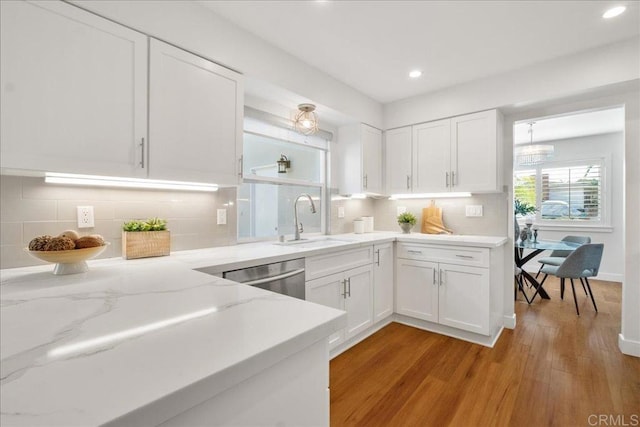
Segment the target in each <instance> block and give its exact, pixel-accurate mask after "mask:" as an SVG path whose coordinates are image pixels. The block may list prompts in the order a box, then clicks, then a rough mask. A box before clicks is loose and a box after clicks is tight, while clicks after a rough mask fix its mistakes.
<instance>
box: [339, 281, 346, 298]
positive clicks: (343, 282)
mask: <svg viewBox="0 0 640 427" xmlns="http://www.w3.org/2000/svg"><path fill="white" fill-rule="evenodd" d="M340 283H342V293H341V294H340V295H342V298H345V299H346V298H347V279H344V280H341V281H340Z"/></svg>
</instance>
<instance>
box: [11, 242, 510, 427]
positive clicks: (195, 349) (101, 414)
mask: <svg viewBox="0 0 640 427" xmlns="http://www.w3.org/2000/svg"><path fill="white" fill-rule="evenodd" d="M331 237H332V238H337V239H343V241H341V242H333V243H334V244H332V245H331V246H327V247H306V248H305V247H300V246H295V245H275V244H273V243H271V242H262V243H252V244H243V245H236V246H230V247H223V248H211V249H201V250H193V251H182V252H175V253H172V254H171V256H168V257H160V258H148V259H140V260H128V261H125V260H122V259H119V258H118V259H116V258H112V259H104V260H94V261H89V266H90V269H89V271H88V272H86V273H81V274H75V275H68V276H54V275H53V274H52V273H51V271H52V269H53V266H52V265H42V266H37V267H28V268H15V269H6V270H0V278H1V280H0V303H1V306H0V328H1V329H0V338H1V344H2V345H1V346H0V359H1V362H2V363H1V365H0V366H1V383H0V402H1V412H2V413H1V416H0V424H1V425H3V426H11V425H29V426H35V425H64V426H71V425H82V426H86V425H101V424H105V423H112V424H114V425H118V424H120V425H126V424H127V420H128V418H127V417H129V416H137V415H139V414H140V413H141V411H146V412H145V417H147V418H145V421H148V422H149V423H150V424H159V423H161V422H163V421H165V420H167V419H169V418H170V417H172V416H174V415H176V414H178V413H180V412H182V411H184V410H186V409H188V408H190V407H192V406H194V405H196V404H198V403H200V402H202V401H204V400H206V399H209V398H211V397H213V396H215V395H216V394H218V393H220V392H221V391H224V390H225V389H227V388H229V387H231V386H233V385H235V384H238V383H239V382H241V381H243V380H244V379H246V378H249V377H250V376H252V375H255V374H257V373H258V372H260V371H262V370H264V369H266V368H267V367H269V366H271V365H272V364H273V363H275V362H276V361H278V360H281V359H283V358H285V357H287V356H288V355H291V354H293V353H295V352H297V351H300V350H301V349H303V348H305V347H307V346H309V345H311V344H313V343H314V342H317V341H318V340H321V339H324V338H325V337H327V336H328V335H330V334H331V333H333V332H335V331H337V330H339V329H341V328H343V327H344V326H345V325H346V317H345V314H344V312H342V311H340V310H334V309H332V308H329V307H324V306H320V305H317V304H313V303H310V302H306V301H301V300H298V299H295V298H290V297H287V296H283V295H279V294H274V293H271V292H268V291H264V290H262V289H258V288H254V287H250V286H246V285H241V284H237V283H235V282H231V281H228V280H225V279H222V278H218V277H215V276H212V275H208V274H204V273H201V272H199V271H195V270H194V269H196V268H206V267H208V268H212V269H214V270H215V269H217V270H219V271H224V270H232V269H236V268H244V267H247V266H249V265H258V264H264V263H270V262H276V261H280V260H284V259H292V258H299V257H306V256H312V255H318V254H322V253H327V252H331V251H336V250H343V249H349V248H355V247H359V246H363V245H370V244H374V243H385V242H393V241H396V240H398V241H409V242H425V243H438V244H455V245H463V246H482V247H496V246H500V245H501V244H504V242H506V238H501V237H479V236H428V235H421V234H410V235H403V234H399V233H386V232H376V233H366V234H359V235H355V234H349V235H341V236H331ZM196 385H197V390H198V392H197V393H195V392H194V390H195V389H196Z"/></svg>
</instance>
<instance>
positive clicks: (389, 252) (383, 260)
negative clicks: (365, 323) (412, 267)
mask: <svg viewBox="0 0 640 427" xmlns="http://www.w3.org/2000/svg"><path fill="white" fill-rule="evenodd" d="M393 264H394V263H393V243H383V244H379V245H374V247H373V321H374V322H378V321H380V320H383V319H385V318H387V317H389V316H391V315H392V314H393Z"/></svg>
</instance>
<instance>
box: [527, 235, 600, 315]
mask: <svg viewBox="0 0 640 427" xmlns="http://www.w3.org/2000/svg"><path fill="white" fill-rule="evenodd" d="M603 252H604V244H602V243H586V244H584V245H582V246H580V247H579V248H577V249H576V250H575V251H573V252H571V253H570V254H569V256H567V257H566V258H565V260H564V261H563V262H562V264H560V265H559V266H555V265H545V266H543V267H542V272H543V273H544V274H546V275H549V274H551V275H553V276H556V277H558V278H560V297H561V298H562V299H564V283H565V279H569V280H570V281H571V291H572V292H573V301H574V303H575V305H576V313H577V314H578V316H579V315H580V310H579V309H578V299H577V298H576V288H575V286H574V284H573V279H580V280H581V281H582V280H584V282H582V286H583V287H584V285H585V283H586V285H587V287H586V289H585V292H586V290H587V289H588V290H589V293H588V294H589V296H591V302H592V303H593V308H594V309H595V310H596V313H597V312H598V307H597V306H596V300H595V299H594V298H593V292H592V291H591V285H590V284H589V279H588V278H589V277H595V276H597V275H598V270H599V269H600V262H601V261H602V253H603ZM545 278H546V276H545ZM543 284H544V280H543V281H542V282H541V283H540V287H539V288H538V289H536V292H535V293H534V294H533V297H532V298H531V301H533V299H534V298H535V297H536V295H537V294H538V290H539V289H540V288H541V287H542V285H543Z"/></svg>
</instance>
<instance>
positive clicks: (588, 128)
mask: <svg viewBox="0 0 640 427" xmlns="http://www.w3.org/2000/svg"><path fill="white" fill-rule="evenodd" d="M530 122H533V123H534V125H533V142H541V141H554V140H560V139H566V138H577V137H580V136H586V135H599V134H604V133H610V132H622V131H623V130H624V109H623V108H622V107H619V108H610V109H606V110H597V111H585V112H580V113H576V114H571V115H563V116H557V117H546V118H541V119H532V120H527V121H526V122H519V123H516V124H515V125H514V127H513V134H514V135H513V140H514V143H515V144H523V143H527V142H530V141H531V136H530V134H529V123H530Z"/></svg>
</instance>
